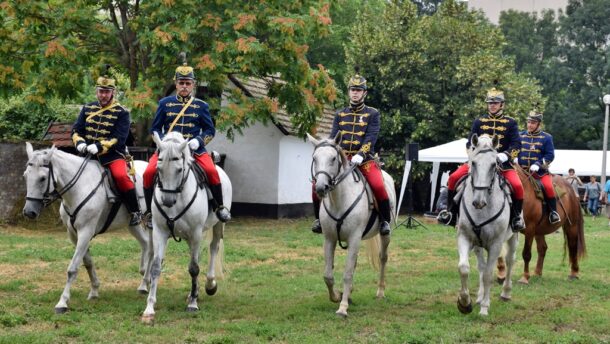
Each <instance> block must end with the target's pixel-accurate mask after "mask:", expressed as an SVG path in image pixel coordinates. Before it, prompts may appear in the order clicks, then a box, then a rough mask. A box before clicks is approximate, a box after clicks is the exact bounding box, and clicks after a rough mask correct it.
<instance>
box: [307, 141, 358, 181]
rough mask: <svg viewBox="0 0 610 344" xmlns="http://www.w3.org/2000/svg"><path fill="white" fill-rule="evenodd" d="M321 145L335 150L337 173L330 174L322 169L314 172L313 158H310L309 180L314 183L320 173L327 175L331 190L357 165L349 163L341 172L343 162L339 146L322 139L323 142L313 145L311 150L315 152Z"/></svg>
mask: <svg viewBox="0 0 610 344" xmlns="http://www.w3.org/2000/svg"><path fill="white" fill-rule="evenodd" d="M321 147H332V148H334V150H335V151H336V152H337V158H338V161H339V163H338V166H337V173H336V174H335V176H332V175H331V174H330V173H328V172H326V171H324V170H321V171H317V172H315V173H314V170H313V160H312V161H311V167H310V170H311V180H312V181H313V182H314V183H316V182H317V181H318V175H320V174H323V175H325V176H326V177H328V180H329V186H330V191H332V190H334V189H335V187H336V186H337V185H338V184H339V183H341V182H342V181H343V180H344V179H345V178H346V177H347V176H348V175H350V174H351V173H352V172H353V171H354V169H355V168H356V167H357V165H355V164H351V165H350V166H349V168H347V169H346V170H345V171H344V172H343V173H341V168H342V167H343V164H342V163H341V150H340V148H339V147H337V145H334V144H332V143H330V142H326V141H324V142H320V143H318V144H317V145H316V146H315V147H314V149H313V151H314V152H315V151H316V150H317V149H318V148H321ZM355 178H356V177H354V179H355Z"/></svg>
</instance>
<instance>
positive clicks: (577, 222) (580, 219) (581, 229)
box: [563, 196, 587, 260]
mask: <svg viewBox="0 0 610 344" xmlns="http://www.w3.org/2000/svg"><path fill="white" fill-rule="evenodd" d="M572 198H573V199H574V201H575V202H576V204H575V205H574V208H573V209H574V211H572V218H571V220H572V224H569V220H568V221H566V223H565V224H564V225H563V239H564V240H563V258H564V260H565V257H566V252H567V251H568V250H569V247H568V231H570V229H571V228H573V229H576V233H575V234H576V257H577V259H581V258H585V257H586V256H587V247H586V244H585V218H584V215H583V213H582V209H581V208H580V204H579V201H578V199H577V198H576V197H575V196H574V197H572ZM571 203H574V202H571Z"/></svg>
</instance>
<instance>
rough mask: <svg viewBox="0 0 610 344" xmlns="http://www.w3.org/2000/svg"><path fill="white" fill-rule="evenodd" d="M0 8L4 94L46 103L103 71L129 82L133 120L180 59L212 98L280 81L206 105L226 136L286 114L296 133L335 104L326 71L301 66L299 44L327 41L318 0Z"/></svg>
mask: <svg viewBox="0 0 610 344" xmlns="http://www.w3.org/2000/svg"><path fill="white" fill-rule="evenodd" d="M0 9H1V12H0V13H1V14H0V19H1V24H0V61H1V62H0V86H1V87H2V89H3V90H4V91H5V96H6V95H7V94H15V93H19V92H24V91H27V92H26V93H27V96H28V100H29V101H33V102H38V103H40V104H43V103H45V99H46V98H47V97H49V96H58V97H61V98H74V97H75V96H77V95H78V94H79V92H80V91H82V90H83V80H89V81H90V80H94V79H95V78H96V77H97V76H98V74H99V72H100V71H101V66H102V65H103V64H105V63H110V64H112V65H113V66H115V68H117V70H118V71H119V72H121V73H124V74H125V75H127V76H128V79H129V85H128V89H127V90H124V91H125V99H124V103H125V105H127V106H128V107H129V108H131V110H132V116H134V117H135V118H150V117H151V116H152V114H153V113H154V109H155V106H156V102H157V100H158V99H159V98H160V97H162V96H164V95H165V94H166V93H167V91H168V89H169V88H170V87H171V83H172V80H171V78H172V77H173V71H174V69H175V67H176V66H177V65H178V63H179V61H178V60H177V56H178V53H179V52H180V51H186V52H187V53H188V58H189V63H190V64H191V65H193V66H194V67H195V68H196V73H197V77H198V79H199V80H202V81H205V82H206V83H207V87H208V89H209V90H210V91H211V93H220V92H222V90H224V89H225V87H226V83H227V76H228V75H238V76H242V77H250V76H254V77H268V76H274V77H278V76H279V79H278V78H269V79H268V80H270V82H269V87H270V92H269V95H270V96H271V97H272V100H269V99H253V98H248V97H246V96H245V95H244V94H243V93H241V92H240V91H239V89H237V90H235V91H233V92H226V93H225V95H226V97H227V102H228V106H223V107H222V108H220V101H219V99H208V100H209V101H210V103H211V104H212V106H213V108H216V109H219V112H218V116H217V118H216V121H217V125H218V126H219V127H220V128H224V129H226V130H228V131H229V133H232V132H233V130H239V129H240V128H243V127H244V126H247V125H248V124H250V123H252V121H257V120H262V121H266V120H268V119H269V118H270V116H271V113H272V112H273V111H275V110H277V109H278V108H279V107H285V108H286V109H287V110H288V111H289V112H290V113H293V114H296V115H295V116H294V122H295V125H296V126H297V127H298V128H299V130H300V133H301V134H304V133H305V132H306V131H308V130H309V129H310V128H311V127H312V126H313V125H314V124H315V120H316V118H317V117H318V116H319V115H321V113H322V109H323V104H324V103H326V102H329V101H332V100H333V99H334V98H335V88H334V83H333V81H332V79H331V78H330V77H329V75H328V72H327V71H326V70H325V69H324V68H323V67H321V66H320V67H316V68H311V67H310V66H309V64H308V62H307V59H306V54H307V52H308V49H309V46H308V42H309V41H311V40H312V39H314V38H316V37H321V36H325V35H327V34H328V33H329V25H330V24H331V19H330V16H329V4H327V3H326V2H325V1H320V0H304V1H299V2H291V1H280V0H272V1H263V0H260V1H248V2H244V1H237V0H225V1H212V0H208V1H195V0H151V1H140V0H136V1H127V0H79V1H67V0H49V1H39V0H36V1H5V2H2V3H0ZM280 79H281V80H280ZM273 80H276V81H273ZM85 91H87V90H85Z"/></svg>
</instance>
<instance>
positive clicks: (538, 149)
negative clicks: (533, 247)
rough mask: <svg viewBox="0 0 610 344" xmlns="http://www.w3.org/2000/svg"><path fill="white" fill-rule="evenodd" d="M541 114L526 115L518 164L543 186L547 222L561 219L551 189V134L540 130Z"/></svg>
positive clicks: (553, 192) (553, 156)
mask: <svg viewBox="0 0 610 344" xmlns="http://www.w3.org/2000/svg"><path fill="white" fill-rule="evenodd" d="M541 126H542V114H541V113H538V112H536V111H531V112H530V113H529V115H528V116H527V130H523V131H522V132H521V133H519V134H520V135H521V152H520V153H519V158H518V159H519V160H518V162H519V165H521V167H523V168H524V169H525V170H529V171H530V172H531V174H532V176H533V177H534V178H536V179H539V180H540V182H541V183H542V185H543V186H544V199H545V201H546V204H547V206H548V207H549V210H550V212H549V222H550V223H552V224H553V223H557V222H559V221H561V218H560V217H559V213H557V201H556V200H555V190H554V189H553V179H552V177H551V174H550V173H549V170H548V167H549V164H550V163H551V162H552V161H553V159H554V158H555V147H554V146H553V136H551V135H550V134H549V133H546V132H544V131H542V128H541Z"/></svg>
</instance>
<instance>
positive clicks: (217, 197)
mask: <svg viewBox="0 0 610 344" xmlns="http://www.w3.org/2000/svg"><path fill="white" fill-rule="evenodd" d="M210 191H212V197H213V198H214V202H216V205H217V207H216V209H214V211H215V212H216V217H218V220H220V222H227V221H229V220H231V213H230V212H229V209H227V208H226V207H225V206H224V205H223V200H222V185H221V184H220V183H218V184H217V185H210Z"/></svg>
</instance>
